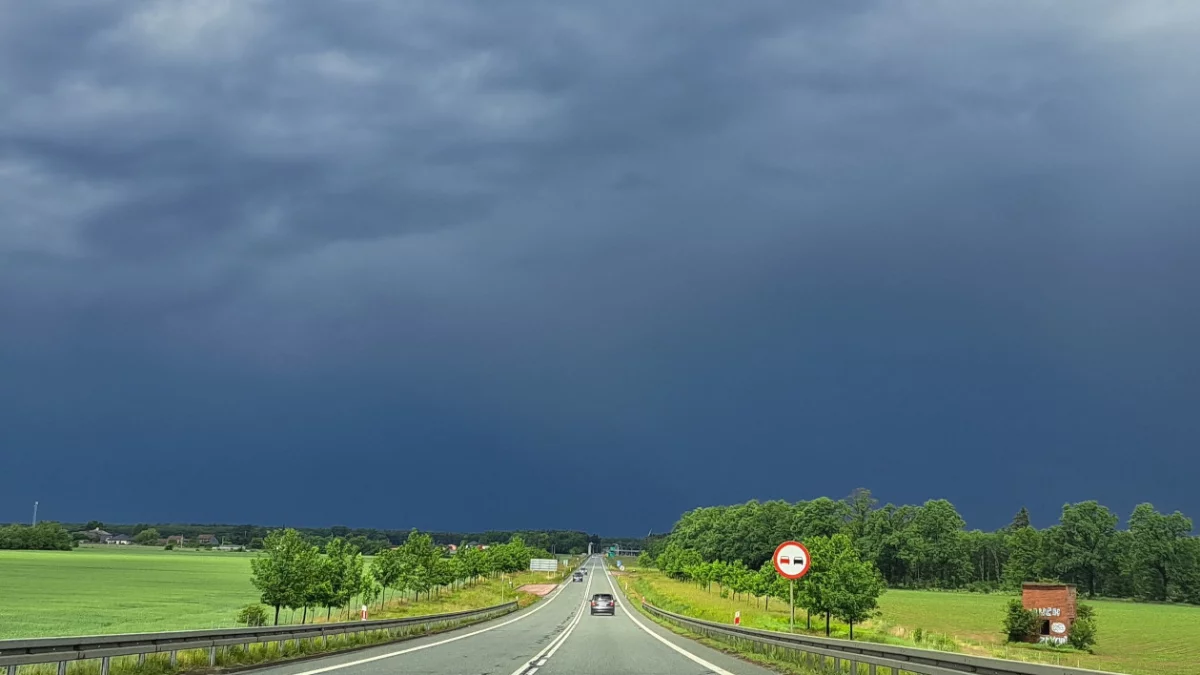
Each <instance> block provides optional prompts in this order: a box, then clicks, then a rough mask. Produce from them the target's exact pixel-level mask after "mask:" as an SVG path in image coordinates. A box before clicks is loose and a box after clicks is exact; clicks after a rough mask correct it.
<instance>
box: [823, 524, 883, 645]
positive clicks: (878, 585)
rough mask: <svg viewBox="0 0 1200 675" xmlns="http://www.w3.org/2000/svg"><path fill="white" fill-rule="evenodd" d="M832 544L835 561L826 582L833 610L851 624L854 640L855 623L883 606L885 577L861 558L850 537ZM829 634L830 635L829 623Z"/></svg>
mask: <svg viewBox="0 0 1200 675" xmlns="http://www.w3.org/2000/svg"><path fill="white" fill-rule="evenodd" d="M830 544H831V546H830V550H831V552H832V553H833V555H834V558H833V561H832V563H831V564H830V566H829V572H828V578H827V579H826V583H827V585H828V590H827V596H828V605H829V611H830V612H832V614H833V616H835V617H837V618H839V619H841V620H842V621H845V622H846V623H847V624H849V625H850V639H851V640H853V639H854V624H856V623H862V622H863V621H866V620H867V619H869V618H871V617H872V616H874V615H875V610H876V608H878V607H879V596H880V595H881V594H882V593H883V591H884V582H883V576H882V575H881V574H880V573H879V570H878V569H877V568H876V567H875V566H874V565H872V564H871V563H869V562H865V561H863V560H862V559H860V558H859V557H858V551H856V550H854V547H853V545H852V544H851V541H850V539H849V537H847V536H846V535H841V534H839V535H834V537H833V538H832V539H831V540H830ZM825 632H826V635H828V634H829V626H828V623H826V627H825Z"/></svg>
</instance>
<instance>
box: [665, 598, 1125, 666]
mask: <svg viewBox="0 0 1200 675" xmlns="http://www.w3.org/2000/svg"><path fill="white" fill-rule="evenodd" d="M642 607H643V608H644V609H645V610H646V611H647V612H649V613H650V614H651V615H652V616H657V617H659V618H661V619H665V620H667V621H670V622H672V623H674V624H676V625H679V626H682V627H684V628H687V629H688V630H690V631H692V632H693V633H699V634H701V635H704V636H706V637H710V638H713V639H717V640H722V641H725V642H733V643H735V644H736V643H750V645H751V646H752V647H755V648H756V650H757V651H763V652H766V653H774V652H792V653H796V652H799V656H800V658H801V661H802V662H803V663H804V664H805V665H806V666H808V667H810V668H812V669H814V670H817V671H818V672H826V671H828V672H833V673H838V674H839V675H840V674H841V673H845V672H849V673H850V675H860V674H861V673H862V672H863V671H864V670H865V671H866V673H867V674H868V675H879V673H878V669H880V668H887V669H889V670H890V671H891V675H900V673H917V674H919V675H962V674H963V673H973V674H975V675H1116V674H1114V673H1102V672H1101V671H1097V670H1085V669H1083V668H1070V667H1067V666H1055V665H1048V664H1042V663H1026V662H1024V661H1007V660H1005V659H996V658H990V657H985V656H968V655H966V654H955V653H953V652H939V651H935V650H932V649H919V648H916V647H899V646H895V645H884V644H877V643H874V642H857V641H854V640H839V639H836V638H819V637H812V636H809V635H797V634H794V633H777V632H775V631H768V630H759V629H756V628H743V627H741V626H731V625H729V624H721V623H715V622H712V621H704V620H701V619H693V618H691V617H687V616H683V615H681V614H676V613H674V612H668V611H667V610H665V609H660V608H658V607H655V606H654V605H652V604H650V603H648V602H646V601H644V600H643V601H642ZM759 647H761V648H762V649H758V648H759ZM831 661H832V663H831ZM843 662H846V663H848V664H849V668H848V669H847V668H846V667H845V666H843ZM864 666H865V667H864Z"/></svg>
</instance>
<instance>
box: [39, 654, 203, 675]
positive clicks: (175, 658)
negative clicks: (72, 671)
mask: <svg viewBox="0 0 1200 675" xmlns="http://www.w3.org/2000/svg"><path fill="white" fill-rule="evenodd" d="M178 660H179V652H177V651H176V650H174V649H172V650H171V667H172V668H174V667H175V664H176V663H178ZM62 675H66V673H63V674H62Z"/></svg>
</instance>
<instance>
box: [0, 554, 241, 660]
mask: <svg viewBox="0 0 1200 675" xmlns="http://www.w3.org/2000/svg"><path fill="white" fill-rule="evenodd" d="M251 557H252V554H246V553H232V552H213V553H208V552H205V553H200V552H196V551H164V550H162V549H157V548H149V547H134V546H130V547H122V548H121V549H119V550H118V549H115V547H114V548H98V547H97V548H79V549H77V550H74V551H0V639H3V638H17V637H42V636H49V635H92V634H102V633H134V632H143V631H162V630H182V629H187V628H218V627H228V626H234V625H236V623H235V621H234V619H235V617H236V614H237V610H238V609H239V608H240V607H244V606H245V605H247V604H249V603H252V602H255V601H257V600H258V591H257V590H255V588H254V586H253V585H252V584H251V583H250V559H251Z"/></svg>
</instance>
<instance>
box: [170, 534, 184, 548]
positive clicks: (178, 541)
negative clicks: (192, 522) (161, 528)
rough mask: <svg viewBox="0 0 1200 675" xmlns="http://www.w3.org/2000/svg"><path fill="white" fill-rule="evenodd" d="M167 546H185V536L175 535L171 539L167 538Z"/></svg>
mask: <svg viewBox="0 0 1200 675" xmlns="http://www.w3.org/2000/svg"><path fill="white" fill-rule="evenodd" d="M167 544H168V545H173V546H183V535H182V534H174V535H171V536H170V537H167Z"/></svg>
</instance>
